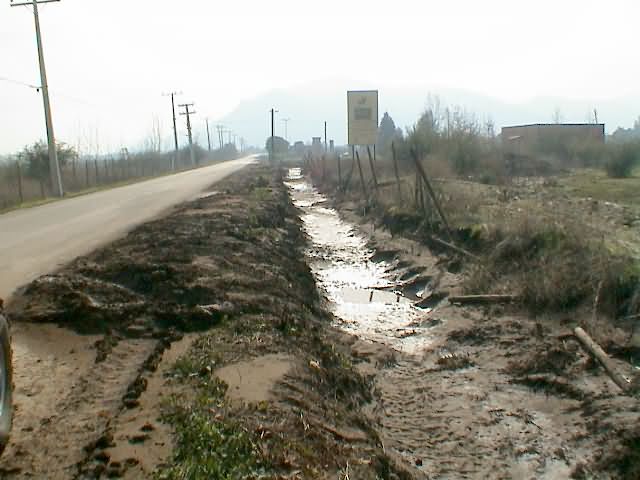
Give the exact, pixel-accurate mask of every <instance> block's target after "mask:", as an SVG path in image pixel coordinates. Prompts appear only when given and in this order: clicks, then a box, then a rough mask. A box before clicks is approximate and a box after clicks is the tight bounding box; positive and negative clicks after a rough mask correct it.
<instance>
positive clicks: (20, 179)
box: [16, 162, 24, 203]
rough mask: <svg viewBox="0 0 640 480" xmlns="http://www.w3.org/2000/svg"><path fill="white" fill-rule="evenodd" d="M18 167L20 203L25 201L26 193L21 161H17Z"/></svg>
mask: <svg viewBox="0 0 640 480" xmlns="http://www.w3.org/2000/svg"><path fill="white" fill-rule="evenodd" d="M16 168H17V169H18V195H20V203H24V193H23V191H22V168H21V167H20V162H16Z"/></svg>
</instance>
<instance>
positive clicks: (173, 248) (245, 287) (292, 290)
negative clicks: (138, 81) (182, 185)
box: [0, 167, 406, 479]
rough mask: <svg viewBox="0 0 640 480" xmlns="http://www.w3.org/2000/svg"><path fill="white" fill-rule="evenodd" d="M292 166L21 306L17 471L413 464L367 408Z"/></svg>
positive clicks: (41, 289)
mask: <svg viewBox="0 0 640 480" xmlns="http://www.w3.org/2000/svg"><path fill="white" fill-rule="evenodd" d="M304 244H305V237H304V236H303V234H302V233H301V229H300V225H299V220H298V217H297V212H296V210H295V209H293V207H292V205H291V203H290V201H289V198H288V196H287V192H286V190H285V188H284V186H283V185H282V182H281V181H280V179H279V178H278V177H277V176H275V174H274V173H273V172H272V171H270V170H268V169H266V168H263V167H253V168H251V169H248V170H244V171H242V172H241V173H238V174H236V175H234V176H232V177H231V178H230V179H227V180H225V181H224V182H223V183H222V184H219V185H215V186H213V187H212V189H211V191H209V192H207V193H205V194H203V196H202V198H200V199H198V200H196V201H194V202H191V203H186V204H184V205H180V206H179V207H177V208H175V210H174V211H173V212H172V213H171V214H169V215H168V216H166V217H165V218H162V219H159V220H156V221H152V222H150V223H147V224H145V225H142V226H140V227H139V228H136V229H135V230H134V231H132V232H131V233H130V234H129V235H127V237H125V238H124V239H122V240H119V241H117V242H115V243H113V244H112V245H110V246H107V247H106V248H103V249H100V250H98V251H96V252H94V253H93V254H91V255H88V256H86V257H82V258H79V259H77V260H76V261H74V262H72V263H71V264H70V265H68V266H67V267H65V268H63V269H62V270H60V271H59V272H56V273H54V274H52V275H48V276H45V277H42V278H40V279H38V280H36V281H35V282H33V283H32V284H30V285H28V286H27V287H26V288H25V289H23V290H22V291H21V292H19V293H18V294H16V295H15V296H14V297H13V299H12V300H11V302H10V303H9V305H8V313H9V316H10V318H11V320H12V322H13V325H14V328H16V329H21V330H23V331H28V332H30V333H31V334H32V335H31V336H32V338H34V342H33V343H34V344H33V345H30V347H32V348H30V349H28V351H24V352H16V355H23V356H26V357H27V358H28V362H27V365H30V366H32V367H33V369H32V370H29V371H20V372H16V416H15V421H14V432H13V436H12V439H11V443H10V445H9V447H8V448H7V450H6V452H5V454H4V456H3V458H2V460H1V461H0V472H1V475H0V476H1V477H2V478H8V479H9V478H11V479H18V478H56V479H58V478H59V479H67V478H105V477H110V478H112V477H123V478H132V479H133V478H258V477H260V478H337V477H338V476H339V475H340V474H341V472H342V474H343V475H344V474H346V475H347V476H349V475H351V478H372V479H373V478H403V477H406V474H404V473H403V470H402V468H396V467H395V466H394V465H393V462H392V461H391V460H390V459H389V458H388V457H387V455H386V454H385V453H384V448H383V445H382V443H381V442H380V440H379V438H378V436H377V433H376V432H375V430H373V429H371V428H370V426H369V424H368V421H367V420H366V417H365V416H364V414H363V410H362V408H363V406H364V405H365V404H366V403H367V402H369V401H371V399H372V390H371V387H372V385H371V381H372V379H371V378H366V377H364V376H362V375H360V374H359V373H358V372H357V371H356V370H355V368H354V366H353V361H352V357H351V354H350V350H349V343H350V338H349V337H348V336H346V335H343V334H341V333H340V332H339V331H338V330H335V329H332V328H331V327H330V323H331V317H330V315H329V314H327V313H326V312H325V310H324V309H323V308H322V306H321V298H320V296H319V295H318V293H317V290H316V287H315V283H314V279H313V277H312V275H311V273H310V270H309V268H308V267H307V265H306V264H305V262H304V258H303V255H302V253H301V249H302V247H303V246H304Z"/></svg>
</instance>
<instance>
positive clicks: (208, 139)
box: [206, 118, 211, 151]
mask: <svg viewBox="0 0 640 480" xmlns="http://www.w3.org/2000/svg"><path fill="white" fill-rule="evenodd" d="M206 120H207V143H208V144H209V151H211V135H210V134H209V119H208V118H207V119H206Z"/></svg>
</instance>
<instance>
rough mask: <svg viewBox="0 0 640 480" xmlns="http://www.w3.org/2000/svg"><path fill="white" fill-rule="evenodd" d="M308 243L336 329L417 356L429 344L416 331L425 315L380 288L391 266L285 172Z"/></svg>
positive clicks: (296, 173)
mask: <svg viewBox="0 0 640 480" xmlns="http://www.w3.org/2000/svg"><path fill="white" fill-rule="evenodd" d="M286 184H287V186H288V187H289V189H290V191H291V195H292V198H293V201H294V203H295V205H296V206H297V207H298V208H300V209H301V210H302V211H303V215H302V221H303V222H304V228H305V231H306V233H307V235H308V236H309V237H310V240H311V243H310V245H309V247H308V249H307V252H306V253H307V256H308V260H309V264H310V266H311V269H312V271H313V273H314V275H315V276H316V279H317V281H318V283H319V285H320V286H321V287H322V288H323V289H324V290H325V291H326V293H327V296H328V298H329V301H330V302H331V308H332V312H333V314H334V315H335V316H336V317H338V318H339V319H341V322H340V324H339V326H340V327H341V328H343V329H344V330H346V331H348V332H349V333H353V334H355V335H357V336H359V337H362V338H366V339H369V340H374V341H378V342H383V343H386V344H388V345H390V346H392V347H393V348H396V349H398V350H401V351H405V352H408V353H417V352H419V351H420V350H421V349H422V348H424V347H425V346H426V345H427V344H428V343H429V341H430V338H429V332H428V328H423V327H421V326H420V324H421V322H422V320H425V319H427V318H428V317H429V312H428V311H425V310H421V309H419V308H416V307H414V306H413V304H412V302H410V301H409V300H408V299H406V298H404V297H402V296H398V295H396V294H395V293H393V292H391V291H382V290H379V289H380V288H389V287H393V286H394V283H393V280H392V279H391V278H390V277H389V275H388V271H389V269H390V268H391V265H390V264H388V263H385V262H380V263H374V262H371V261H370V259H371V257H372V256H373V253H374V252H373V251H372V250H371V249H369V248H368V247H367V240H366V238H365V237H363V236H362V235H360V234H359V233H358V232H357V230H356V229H355V227H354V226H353V225H350V224H349V223H347V222H345V221H343V220H342V219H341V218H340V216H339V215H338V212H337V211H336V210H334V209H332V208H329V207H328V204H327V199H326V198H325V197H324V196H323V195H321V194H320V193H318V191H317V190H316V189H315V188H314V187H313V186H312V185H311V184H310V183H309V182H308V181H307V180H306V179H305V178H303V177H302V176H301V172H300V169H297V168H294V169H291V170H290V171H289V175H288V177H287V181H286Z"/></svg>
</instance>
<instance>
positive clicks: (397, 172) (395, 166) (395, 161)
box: [391, 142, 402, 203]
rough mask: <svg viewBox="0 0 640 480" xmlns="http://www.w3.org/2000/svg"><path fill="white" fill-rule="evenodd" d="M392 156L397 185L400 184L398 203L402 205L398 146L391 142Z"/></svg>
mask: <svg viewBox="0 0 640 480" xmlns="http://www.w3.org/2000/svg"><path fill="white" fill-rule="evenodd" d="M391 154H392V156H393V171H394V173H395V175H396V183H397V184H398V201H399V202H400V203H402V186H401V183H400V170H399V168H398V158H397V157H396V145H395V143H394V142H391Z"/></svg>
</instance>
